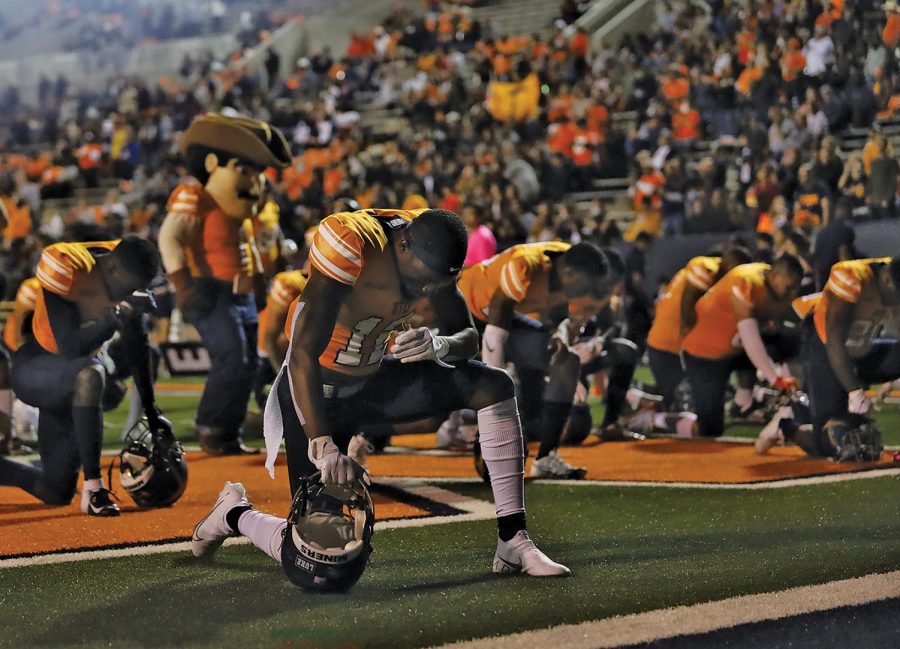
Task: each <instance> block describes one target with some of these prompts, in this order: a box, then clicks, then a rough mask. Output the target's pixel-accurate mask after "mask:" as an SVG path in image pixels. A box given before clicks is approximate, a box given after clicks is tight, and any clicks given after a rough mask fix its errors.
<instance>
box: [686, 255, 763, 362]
mask: <svg viewBox="0 0 900 649" xmlns="http://www.w3.org/2000/svg"><path fill="white" fill-rule="evenodd" d="M770 268H771V266H769V264H741V265H740V266H735V267H734V268H732V269H731V270H730V271H728V272H727V273H726V274H725V276H724V277H722V279H720V280H719V281H718V282H716V283H715V285H714V286H713V287H712V288H711V289H709V290H708V291H707V292H706V295H704V296H703V297H701V298H700V299H699V300H698V301H697V307H696V309H697V324H696V325H695V326H694V328H693V329H691V331H690V332H689V333H688V334H687V336H685V337H684V340H683V341H682V344H681V348H682V349H683V350H684V351H685V352H687V353H689V354H690V355H692V356H698V357H701V358H724V357H726V356H730V355H732V354H736V353H737V352H738V351H739V348H738V347H736V346H735V345H734V343H735V341H736V336H737V333H738V329H737V323H738V321H737V316H736V315H735V312H734V307H733V306H732V302H731V300H732V299H733V298H737V299H738V301H740V302H742V303H743V304H744V305H745V306H747V307H749V308H750V309H752V310H754V311H756V310H758V309H759V308H760V307H762V306H764V305H765V304H766V303H767V302H768V301H770V300H771V298H770V297H769V290H768V288H767V286H766V273H767V272H768V271H769V269H770Z"/></svg>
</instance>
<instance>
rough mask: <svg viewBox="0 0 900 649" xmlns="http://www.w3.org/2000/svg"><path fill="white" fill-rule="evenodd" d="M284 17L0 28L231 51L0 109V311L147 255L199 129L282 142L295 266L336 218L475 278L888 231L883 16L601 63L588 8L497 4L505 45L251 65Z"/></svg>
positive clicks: (823, 1)
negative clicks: (395, 214)
mask: <svg viewBox="0 0 900 649" xmlns="http://www.w3.org/2000/svg"><path fill="white" fill-rule="evenodd" d="M299 4H302V3H299ZM299 4H297V3H293V4H292V3H290V2H275V1H266V2H253V3H251V2H244V1H242V0H210V1H209V2H196V3H195V2H184V3H181V2H179V3H176V2H149V1H144V0H140V1H131V0H129V1H126V0H99V1H97V2H91V3H85V2H79V1H76V0H53V1H48V2H41V3H38V5H39V6H38V5H35V8H34V10H33V11H32V12H31V13H29V12H20V13H18V14H16V15H15V16H13V15H10V13H9V12H4V11H2V9H3V7H2V6H0V32H2V33H3V34H4V39H5V40H9V39H15V38H23V37H24V36H27V34H28V32H29V30H33V29H36V28H38V27H39V25H40V21H42V20H43V21H48V20H57V21H63V22H71V23H74V24H77V26H78V28H77V29H76V30H74V31H72V32H71V35H70V37H69V39H68V40H63V41H61V42H60V43H59V45H60V46H61V47H62V49H64V50H67V51H69V50H78V49H82V48H88V49H89V48H97V47H105V46H108V45H111V44H112V45H115V46H116V47H120V48H125V49H128V48H133V47H136V46H137V44H139V43H144V42H148V41H165V40H167V39H177V38H186V37H193V36H199V35H214V34H217V33H220V32H227V33H230V34H232V35H234V36H236V42H237V43H238V46H237V47H236V48H235V49H234V50H233V51H231V52H229V53H228V54H227V55H226V56H216V55H213V54H212V53H210V54H205V53H195V54H193V55H191V56H185V57H184V59H183V60H182V61H181V64H180V66H179V68H178V70H177V72H176V73H174V74H171V75H166V76H163V77H160V78H152V79H151V78H148V77H139V76H118V77H115V78H112V79H110V80H109V83H107V84H106V85H105V86H104V88H103V89H102V90H97V89H96V88H94V89H86V88H80V87H79V86H78V83H77V82H76V81H74V80H70V79H68V78H67V77H66V76H63V75H59V76H57V77H56V78H50V77H47V76H44V77H42V78H41V80H40V84H39V87H38V88H37V93H36V99H35V100H31V99H28V98H26V93H23V92H20V89H19V88H17V87H16V86H10V87H7V88H5V89H3V88H0V200H2V201H3V202H4V204H5V206H6V208H7V211H8V212H9V214H10V223H9V225H8V226H7V228H6V230H5V232H4V233H3V234H4V237H3V239H4V244H3V245H4V250H3V261H2V270H3V272H4V275H5V279H6V282H5V283H6V286H5V288H4V289H3V293H4V295H5V297H6V299H10V298H11V297H12V296H13V295H14V294H15V290H16V286H17V285H18V283H19V281H20V280H21V279H22V278H24V277H27V276H30V275H31V274H32V270H33V268H34V264H35V262H36V259H37V254H38V253H39V251H40V250H41V248H43V246H45V245H47V243H49V242H52V241H55V240H58V239H69V240H72V239H80V240H87V239H95V240H96V239H106V238H111V237H118V236H121V235H123V234H126V233H138V234H141V235H143V236H147V237H155V236H156V233H157V232H158V228H159V225H160V223H161V221H162V218H163V217H164V215H165V205H166V201H167V198H168V196H169V193H170V191H171V190H172V188H173V187H175V186H176V185H177V184H178V182H179V181H180V180H181V179H182V178H183V177H184V175H185V174H186V171H185V168H184V165H183V160H182V159H181V157H180V154H179V153H178V140H179V136H180V134H181V132H183V131H184V129H185V128H186V127H187V126H188V124H190V122H191V120H192V119H193V118H194V117H195V116H197V115H199V114H202V113H204V112H206V111H208V110H217V111H222V110H224V111H226V112H227V111H237V112H240V113H245V114H248V115H251V116H254V117H257V118H260V119H263V120H267V121H270V122H271V123H273V124H275V125H277V126H279V127H280V128H281V129H283V130H284V132H285V134H286V136H287V137H288V140H289V141H290V143H291V146H292V149H293V151H292V152H293V155H294V161H293V164H292V166H291V167H289V168H288V169H286V170H284V171H283V172H280V173H279V174H277V175H276V174H274V173H272V174H271V175H270V185H269V191H270V198H271V199H272V200H273V201H274V202H275V203H276V204H277V206H278V220H279V223H280V228H281V230H282V231H283V233H284V235H285V236H286V237H288V238H292V239H294V240H296V241H297V242H298V244H300V246H301V250H302V248H303V241H304V237H305V234H306V232H307V231H308V229H309V228H310V227H312V226H314V225H315V224H316V223H317V222H318V221H319V220H320V219H321V218H322V217H323V216H326V215H327V214H329V213H331V212H332V211H335V210H337V209H344V208H346V207H347V206H348V205H352V203H351V202H350V201H351V200H352V201H355V203H356V204H358V205H359V206H360V207H387V206H391V207H403V208H406V209H409V208H415V207H421V206H426V205H430V206H436V207H442V208H446V209H451V210H454V211H459V212H461V213H462V214H463V216H464V217H465V219H466V222H467V224H468V225H469V227H470V229H471V231H472V232H473V233H474V232H476V231H478V232H479V237H480V238H481V239H483V240H484V245H479V246H477V249H478V251H479V252H478V253H477V255H476V256H480V257H481V258H484V257H485V256H490V255H491V254H493V251H494V250H502V249H504V248H505V247H508V246H510V245H513V244H516V243H521V242H523V241H546V240H554V239H558V240H563V241H571V242H578V241H581V240H591V241H595V242H597V243H599V244H601V245H618V244H619V243H620V242H622V241H626V242H635V241H637V243H636V244H635V249H636V250H637V252H640V251H641V250H642V249H644V248H645V247H646V246H647V245H649V242H651V241H652V240H653V239H656V238H661V237H672V236H680V235H684V234H693V233H709V232H719V233H725V232H739V233H752V232H754V231H755V232H756V233H757V234H756V235H755V236H756V242H755V247H756V248H757V249H758V254H759V255H760V258H763V259H765V258H767V257H770V256H771V255H773V254H776V252H777V250H778V249H782V248H784V247H785V246H788V247H790V249H791V250H792V251H793V250H796V251H797V252H799V253H800V254H801V255H802V256H804V257H806V259H807V261H808V263H809V264H810V265H811V267H815V266H817V265H819V264H820V263H821V264H824V263H826V262H825V260H821V261H819V262H817V255H818V256H823V255H824V256H828V255H830V254H831V255H833V254H834V253H833V251H829V250H828V248H829V246H830V247H832V248H833V247H835V244H834V243H833V242H834V241H839V242H840V245H845V244H846V243H847V242H848V241H850V243H852V225H851V223H852V220H853V219H876V218H892V217H894V216H895V213H896V210H897V200H898V191H897V181H898V165H897V161H896V157H895V153H894V149H893V146H894V145H895V144H897V141H896V140H897V139H898V138H900V115H897V114H896V113H897V111H898V110H900V83H898V81H900V77H898V66H897V56H898V50H897V46H898V41H900V10H898V7H897V5H896V3H895V2H893V1H892V0H889V1H888V2H886V3H884V4H882V3H881V2H873V1H871V0H743V1H737V0H712V1H710V2H699V1H694V2H690V1H680V0H671V1H668V0H666V1H660V2H658V3H656V4H655V7H654V8H655V21H654V22H653V24H652V25H650V26H644V29H643V30H639V31H637V32H636V33H630V34H629V33H624V34H622V35H620V37H618V38H616V39H615V40H614V41H612V40H610V41H609V42H606V41H601V42H598V41H597V39H596V38H595V37H594V36H593V35H592V30H591V25H590V21H589V20H588V19H589V17H590V14H591V12H592V10H593V9H594V3H592V2H577V1H576V0H564V1H563V2H562V3H561V4H559V5H555V6H549V9H547V6H548V3H546V2H544V3H540V2H538V3H535V2H533V1H532V0H528V1H525V2H522V3H519V4H518V5H516V4H515V3H513V4H511V5H508V7H513V8H514V9H518V10H520V11H526V10H527V8H528V7H538V6H540V5H543V6H544V11H545V13H546V15H545V16H544V14H540V17H541V21H538V22H537V24H536V26H535V28H534V29H533V30H532V29H529V31H527V32H522V33H520V32H517V31H516V30H515V29H513V27H514V26H515V24H516V21H515V20H506V21H504V24H503V25H500V24H495V22H494V20H492V15H493V14H492V12H491V11H489V10H488V9H490V5H489V6H488V7H483V6H478V5H479V4H480V3H477V2H474V3H473V2H438V1H437V0H426V1H425V2H414V1H412V0H411V1H410V2H407V3H405V4H396V5H395V6H393V8H392V10H391V11H390V13H389V14H388V15H387V16H386V17H384V18H383V19H382V20H380V21H378V22H377V23H376V24H372V25H370V26H369V27H368V28H366V29H364V30H359V31H356V32H354V33H352V34H351V36H350V38H349V42H348V44H347V46H346V47H345V48H344V47H341V48H337V47H331V46H328V45H324V46H322V47H317V48H315V49H309V50H308V51H306V52H304V53H303V55H302V56H300V57H298V58H297V59H296V60H290V61H287V60H282V58H281V57H280V56H279V54H278V53H277V51H276V49H275V48H267V47H266V46H267V43H268V42H269V40H270V39H271V38H272V34H273V32H274V31H275V30H277V29H279V27H281V26H283V25H286V24H290V23H291V22H292V21H293V22H298V21H302V20H303V19H304V18H303V16H301V15H299V14H298V11H297V9H298V7H299ZM488 4H489V3H488ZM300 8H302V7H300ZM538 11H540V9H534V10H533V11H532V14H531V15H532V16H534V15H536V13H537V12H538ZM498 22H499V21H498ZM251 57H256V60H257V61H261V64H259V65H255V66H251V65H248V64H247V61H248V60H250V58H251ZM823 232H824V234H823ZM642 233H644V234H642ZM744 236H746V235H744ZM751 236H752V235H751ZM817 236H818V237H820V238H821V239H822V243H821V245H820V246H818V247H817V246H816V245H815V239H816V237H817ZM749 243H750V244H751V246H754V242H753V241H750V242H749ZM494 246H496V247H494ZM301 254H302V253H301ZM478 260H479V259H477V258H474V259H470V261H478ZM830 263H831V262H828V266H829V267H830Z"/></svg>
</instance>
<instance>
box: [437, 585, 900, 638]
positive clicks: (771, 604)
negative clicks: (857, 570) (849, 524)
mask: <svg viewBox="0 0 900 649" xmlns="http://www.w3.org/2000/svg"><path fill="white" fill-rule="evenodd" d="M894 597H900V570H898V571H895V572H888V573H883V574H871V575H866V576H865V577H857V578H854V579H842V580H840V581H832V582H828V583H825V584H818V585H815V586H801V587H798V588H789V589H787V590H782V591H776V592H770V593H762V594H759V595H742V596H740V597H729V598H728V599H723V600H719V601H715V602H704V603H702V604H694V605H692V606H677V607H674V608H665V609H658V610H655V611H646V612H644V613H635V614H632V615H624V616H617V617H612V618H607V619H605V620H595V621H593V622H583V623H581V624H564V625H560V626H556V627H551V628H549V629H540V630H535V631H525V632H523V633H515V634H513V635H508V636H502V637H490V638H482V639H480V640H467V641H463V642H455V643H450V644H446V645H443V647H445V648H447V649H449V648H451V647H452V649H519V648H520V647H566V648H567V649H581V648H584V649H595V648H597V649H599V648H601V647H620V646H623V645H632V644H638V643H644V642H654V641H658V640H663V639H667V638H674V637H678V636H685V635H694V634H699V633H708V632H710V631H715V630H717V629H727V628H730V627H734V626H737V625H740V624H751V623H754V622H763V621H767V620H778V619H781V618H786V617H793V616H795V615H803V614H805V613H815V612H818V611H828V610H831V609H835V608H838V607H841V606H858V605H860V604H868V603H870V602H876V601H879V600H883V599H890V598H894Z"/></svg>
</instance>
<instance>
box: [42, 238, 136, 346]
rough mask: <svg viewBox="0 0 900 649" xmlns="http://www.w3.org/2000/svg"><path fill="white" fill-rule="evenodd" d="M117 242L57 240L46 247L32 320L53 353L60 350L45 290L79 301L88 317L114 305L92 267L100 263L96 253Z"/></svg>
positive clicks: (108, 250) (89, 318) (110, 247)
mask: <svg viewBox="0 0 900 649" xmlns="http://www.w3.org/2000/svg"><path fill="white" fill-rule="evenodd" d="M117 245H119V242H118V241H93V242H89V243H55V244H53V245H52V246H48V247H47V248H45V249H44V251H43V253H42V254H41V259H40V261H39V262H38V267H37V274H36V276H37V280H38V283H39V284H40V287H41V289H42V291H39V292H38V294H37V299H36V300H35V305H34V317H33V318H32V321H31V329H32V331H33V332H34V337H35V338H36V339H37V341H38V343H39V344H40V345H41V347H43V348H44V349H46V350H47V351H49V352H53V353H56V352H57V351H58V349H57V345H56V339H55V338H54V336H53V330H52V329H51V328H50V317H49V314H48V313H47V304H46V302H45V301H44V291H48V292H50V293H55V294H56V295H59V296H60V297H62V298H64V299H66V300H68V301H70V302H75V303H77V304H78V307H79V311H80V312H81V315H82V318H83V320H85V321H87V320H93V319H97V318H100V317H101V316H102V314H103V313H104V311H105V310H106V309H108V308H110V307H111V306H113V304H112V303H111V302H110V301H109V298H108V296H107V294H106V287H105V286H104V285H103V279H102V278H101V277H98V276H96V275H94V274H93V273H92V271H93V270H94V268H95V267H96V265H97V259H96V256H97V255H101V254H105V253H108V252H110V251H112V250H114V249H115V247H116V246H117Z"/></svg>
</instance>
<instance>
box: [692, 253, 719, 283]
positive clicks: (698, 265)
mask: <svg viewBox="0 0 900 649" xmlns="http://www.w3.org/2000/svg"><path fill="white" fill-rule="evenodd" d="M707 260H709V261H712V260H713V258H709V257H704V258H702V259H697V258H695V259H692V260H691V261H690V262H688V265H687V269H686V270H687V273H686V276H687V281H688V282H689V283H690V284H691V285H692V286H693V287H694V288H698V289H700V290H701V291H708V290H709V287H710V286H712V285H713V278H714V277H715V276H716V273H717V272H718V270H719V268H718V266H719V264H718V262H716V263H715V268H713V267H712V265H711V264H710V263H709V262H708V261H707Z"/></svg>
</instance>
